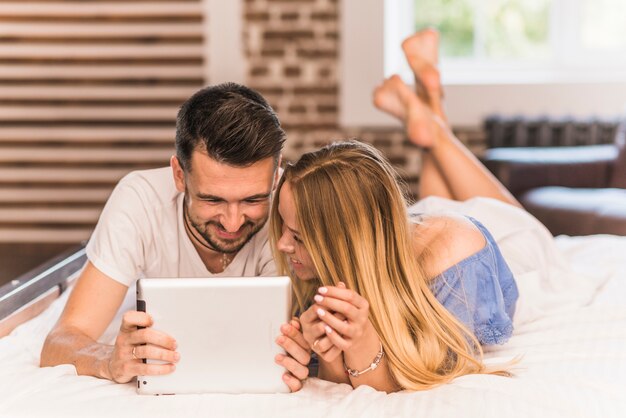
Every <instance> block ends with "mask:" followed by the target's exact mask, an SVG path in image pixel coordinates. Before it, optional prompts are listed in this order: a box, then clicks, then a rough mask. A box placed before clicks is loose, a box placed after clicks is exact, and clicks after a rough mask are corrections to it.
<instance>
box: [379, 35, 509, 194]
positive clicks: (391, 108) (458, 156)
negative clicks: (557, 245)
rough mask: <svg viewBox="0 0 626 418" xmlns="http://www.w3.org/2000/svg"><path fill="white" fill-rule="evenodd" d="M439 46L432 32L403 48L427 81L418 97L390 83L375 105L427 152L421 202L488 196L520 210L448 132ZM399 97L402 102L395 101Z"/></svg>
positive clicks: (397, 83)
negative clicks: (401, 124)
mask: <svg viewBox="0 0 626 418" xmlns="http://www.w3.org/2000/svg"><path fill="white" fill-rule="evenodd" d="M435 46H437V36H436V34H435V35H433V32H432V31H424V32H419V33H418V34H416V35H414V36H412V37H411V38H409V39H407V40H406V41H405V42H404V43H403V48H404V49H405V53H406V55H407V60H408V61H409V64H410V65H411V68H412V69H413V71H414V72H415V74H416V78H417V79H418V80H421V81H420V83H419V84H418V86H419V87H418V94H416V93H415V92H413V91H411V89H410V88H409V87H408V86H407V85H406V84H405V83H404V82H403V81H402V80H401V79H400V78H399V77H398V76H393V77H391V78H389V79H387V80H385V82H384V83H383V84H382V85H381V86H380V87H378V88H377V89H376V91H375V93H374V104H375V105H376V106H378V107H379V108H380V109H381V110H383V111H386V112H388V113H390V114H392V115H394V116H396V117H398V118H400V119H402V120H403V122H404V124H405V127H406V130H407V135H408V137H409V139H410V140H411V142H413V143H414V144H415V145H418V146H420V147H422V148H424V149H425V155H424V171H423V172H422V180H421V183H422V185H421V186H420V192H421V193H423V194H421V197H426V196H429V195H438V196H445V197H451V198H453V199H455V200H466V199H470V198H472V197H476V196H484V197H491V198H495V199H498V200H501V201H504V202H506V203H510V204H513V205H516V206H520V204H519V202H517V200H515V198H514V197H513V196H512V195H511V194H510V193H509V191H508V190H506V188H505V187H504V186H503V185H502V184H501V183H500V182H499V181H498V180H497V179H496V178H495V177H494V176H493V175H492V174H491V173H490V172H489V171H488V170H487V169H486V168H485V167H484V166H483V165H482V164H481V163H480V161H478V159H477V158H476V157H475V156H474V155H473V154H472V153H471V152H469V150H467V148H465V146H464V145H463V144H462V143H461V142H460V141H459V140H458V139H457V138H456V137H454V134H453V133H452V132H451V130H450V129H449V128H448V126H447V122H446V118H445V113H444V112H443V105H442V100H441V98H442V90H441V83H440V81H439V80H440V78H439V72H438V70H437V68H436V66H435V65H433V64H435V62H433V61H434V60H436V52H433V51H434V50H436V48H435ZM394 94H395V96H396V98H397V99H392V97H393V96H394ZM418 96H419V97H418ZM398 101H399V102H400V103H401V104H400V105H398ZM401 108H402V109H403V110H400V109H401ZM444 186H445V188H444Z"/></svg>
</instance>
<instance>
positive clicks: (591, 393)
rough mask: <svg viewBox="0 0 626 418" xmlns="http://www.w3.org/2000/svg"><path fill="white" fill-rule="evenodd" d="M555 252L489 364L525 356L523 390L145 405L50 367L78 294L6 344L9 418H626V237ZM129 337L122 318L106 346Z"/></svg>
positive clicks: (510, 385) (494, 384)
mask: <svg viewBox="0 0 626 418" xmlns="http://www.w3.org/2000/svg"><path fill="white" fill-rule="evenodd" d="M485 223H488V222H485ZM488 226H490V225H488ZM491 227H493V228H494V229H496V230H497V229H498V228H497V226H495V227H494V226H493V225H491ZM494 235H496V234H494ZM504 238H505V237H504ZM500 239H503V236H500ZM555 241H556V244H557V246H558V248H559V250H560V251H561V252H562V253H563V254H564V258H563V259H562V260H561V262H562V263H565V264H566V265H567V267H568V270H563V269H561V270H558V271H557V272H552V273H551V274H552V276H551V279H550V280H551V281H552V282H551V283H548V284H546V283H545V280H544V281H543V282H541V279H539V278H537V277H533V275H532V274H531V273H530V272H528V274H526V275H525V274H521V277H517V276H516V277H517V278H518V282H520V281H522V280H525V283H520V293H521V297H520V304H521V305H520V307H519V309H520V312H519V313H520V315H521V317H520V318H518V319H516V328H515V332H514V335H513V337H512V338H511V340H510V341H509V342H508V343H507V344H506V345H504V346H498V347H494V348H489V349H487V352H486V358H487V359H488V361H499V360H508V359H511V358H512V357H514V356H518V355H522V360H521V361H520V363H519V365H518V367H517V369H516V376H515V377H513V378H505V377H494V376H477V375H471V376H464V377H462V378H459V379H457V380H455V381H454V382H452V383H451V384H448V385H445V386H442V387H439V388H436V389H433V390H429V391H424V392H412V393H411V392H400V393H394V394H389V395H387V394H385V393H383V392H377V391H375V390H373V389H371V388H368V387H360V388H358V389H357V390H352V388H350V387H349V386H348V385H339V384H333V383H329V382H325V381H321V380H318V379H309V380H308V381H307V382H306V383H305V385H304V388H303V390H301V391H300V392H298V393H295V394H281V395H214V394H206V395H184V396H161V397H151V396H140V395H137V394H136V393H135V386H134V385H135V383H133V382H131V383H128V384H115V383H112V382H109V381H106V380H101V379H96V378H92V377H86V376H77V375H76V373H75V369H74V367H73V366H70V365H64V366H58V367H53V368H43V369H41V368H39V367H38V362H39V352H40V349H41V346H42V344H43V340H44V338H45V336H46V334H47V333H48V331H49V330H50V328H51V327H52V326H53V325H54V323H55V321H56V319H57V318H58V316H59V315H60V313H61V310H62V308H63V305H64V303H65V301H66V299H67V294H66V295H64V297H62V298H60V299H58V300H57V301H55V302H54V303H53V305H52V306H51V307H50V308H49V309H48V310H47V311H45V312H44V313H43V314H42V315H40V316H38V317H37V318H35V319H33V320H31V321H29V322H28V323H26V324H23V325H22V326H20V327H18V328H17V329H15V331H14V332H13V333H12V334H11V335H9V336H7V337H5V338H3V339H1V340H0V416H2V417H4V416H10V417H23V416H85V417H87V416H88V417H93V416H107V417H113V416H115V417H133V418H136V417H170V416H176V417H178V416H181V417H182V416H184V417H196V416H198V417H200V416H211V417H219V416H236V417H247V416H250V417H296V416H297V417H315V418H320V417H323V418H331V417H352V416H354V417H357V416H358V417H381V416H387V417H401V416H415V417H461V416H463V417H497V418H502V417H525V418H526V417H534V416H537V417H539V416H541V417H612V416H615V417H624V416H626V379H625V377H626V303H624V295H626V237H623V238H618V237H613V236H592V237H577V238H570V237H559V238H557V239H556V240H555ZM505 247H506V245H505ZM540 251H541V252H543V253H548V254H550V251H552V250H550V249H549V248H547V247H546V248H540ZM552 256H553V255H551V257H552ZM554 257H556V256H554ZM559 257H560V256H559ZM507 260H508V259H507ZM546 286H547V287H546ZM548 287H549V289H547V288H548ZM546 289H547V290H546ZM129 294H130V295H132V293H129ZM522 298H523V299H524V300H522ZM128 303H129V304H128V305H126V306H127V307H129V306H132V300H128ZM118 326H119V315H118V318H117V319H116V322H115V323H113V324H112V326H111V327H110V328H109V330H108V331H107V333H105V336H104V337H103V338H104V340H105V341H111V339H112V338H113V336H114V335H115V334H114V331H115V329H116V328H117V327H118Z"/></svg>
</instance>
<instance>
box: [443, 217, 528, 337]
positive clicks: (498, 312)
mask: <svg viewBox="0 0 626 418" xmlns="http://www.w3.org/2000/svg"><path fill="white" fill-rule="evenodd" d="M477 226H478V225H477ZM481 226H482V225H481ZM480 229H481V230H482V232H483V235H485V238H486V239H487V243H486V246H485V248H483V249H482V250H481V251H479V252H478V253H476V254H474V255H472V256H470V257H468V258H467V259H465V260H463V261H462V262H460V263H458V264H456V265H454V266H452V267H451V268H449V269H447V270H446V271H444V272H443V273H442V274H440V275H439V276H437V277H435V278H434V279H433V281H432V282H431V289H432V290H433V293H434V294H435V296H436V297H437V300H439V302H440V303H441V304H442V305H443V306H444V307H445V308H446V309H447V310H448V311H449V312H451V313H452V314H453V315H454V316H455V317H456V318H457V319H458V320H459V321H461V322H462V323H463V324H464V325H465V326H466V327H467V328H469V330H470V331H472V332H473V333H474V335H475V336H476V338H477V339H478V341H479V342H480V344H481V345H493V344H504V343H505V342H507V341H508V339H509V338H510V337H511V334H512V333H513V322H512V319H513V315H514V313H515V303H516V301H517V298H518V296H519V294H518V290H517V286H516V284H515V279H514V277H513V274H512V273H511V270H510V269H509V267H508V266H507V264H506V261H505V260H504V258H503V257H502V254H501V253H500V250H499V249H498V247H497V244H496V243H495V241H494V240H493V237H491V235H490V234H489V233H488V231H486V230H485V229H484V227H482V228H480Z"/></svg>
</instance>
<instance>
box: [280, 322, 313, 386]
mask: <svg viewBox="0 0 626 418" xmlns="http://www.w3.org/2000/svg"><path fill="white" fill-rule="evenodd" d="M280 332H281V333H282V335H280V336H279V337H278V338H277V339H276V343H277V344H278V345H280V346H281V347H282V348H284V349H285V351H286V352H287V355H285V354H277V355H276V357H275V358H274V361H275V362H276V363H277V364H279V365H281V366H283V367H284V368H285V370H287V372H286V373H284V374H283V380H284V381H285V383H286V384H287V386H289V389H290V390H291V391H292V392H297V391H299V390H300V389H302V382H303V381H304V380H305V379H306V378H307V377H308V376H309V368H308V364H309V361H310V360H311V349H310V348H309V344H308V343H307V342H306V340H305V339H304V336H303V335H302V331H301V326H300V322H299V321H298V318H292V320H291V321H289V323H288V324H283V325H281V327H280Z"/></svg>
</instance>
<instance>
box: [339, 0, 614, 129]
mask: <svg viewBox="0 0 626 418" xmlns="http://www.w3.org/2000/svg"><path fill="white" fill-rule="evenodd" d="M568 1H569V0H556V2H558V3H559V4H561V7H563V4H571V3H567V2H568ZM411 3H412V2H411V0H383V1H379V0H378V1H377V0H344V1H343V2H342V4H341V20H342V21H341V30H342V36H341V48H340V50H341V53H340V60H341V62H340V74H341V89H340V117H339V119H340V124H341V125H342V126H344V127H367V126H371V127H391V126H399V123H398V122H397V121H395V120H393V119H392V118H390V117H388V116H387V115H384V114H383V113H382V112H380V111H378V110H376V109H375V108H374V106H373V104H372V100H371V92H372V90H373V89H374V87H375V86H376V85H377V84H378V83H380V82H381V81H382V80H383V79H384V77H385V75H389V74H390V73H399V74H400V75H401V76H402V77H403V78H404V80H405V81H407V82H412V75H411V73H410V71H409V69H408V66H406V65H405V64H396V65H395V68H394V66H392V65H390V64H389V62H392V61H390V59H392V58H390V57H394V56H395V57H396V61H395V62H397V58H402V56H401V54H402V51H401V49H400V42H401V39H403V37H404V34H405V33H406V30H407V29H406V28H407V27H409V28H410V23H407V21H408V20H407V19H408V18H411V19H412V14H409V13H406V12H403V11H404V10H407V8H410V4H411ZM551 16H552V17H551V19H554V16H555V13H551ZM398 22H399V23H398ZM394 24H395V25H396V26H394V28H395V29H397V30H396V31H395V32H390V31H385V27H389V25H394ZM407 25H409V26H407ZM562 26H563V24H562V23H554V25H552V22H551V30H553V31H556V32H557V33H556V34H553V35H552V36H557V35H559V34H560V37H567V36H570V35H568V34H569V33H571V30H572V28H571V27H573V25H572V24H570V25H569V26H570V28H569V29H567V28H562ZM402 30H404V31H405V32H404V33H403V32H402ZM409 30H410V29H409ZM385 45H393V47H391V48H386V47H385ZM569 52H570V51H563V53H562V54H560V57H559V58H558V59H557V60H556V62H557V64H558V65H556V66H553V68H552V69H546V68H545V67H544V68H541V66H538V65H536V64H529V63H515V65H511V63H508V64H507V63H503V64H501V65H500V66H499V68H497V69H499V70H500V71H499V72H498V71H494V70H493V68H494V67H492V70H487V69H486V68H485V67H484V66H481V65H479V64H475V65H474V66H471V65H469V63H468V62H465V63H459V65H458V66H457V68H456V69H454V68H452V67H451V64H452V63H451V62H442V79H443V83H444V88H445V91H446V99H447V100H446V102H447V108H448V115H449V119H450V121H451V123H452V124H453V125H455V126H471V127H475V126H479V125H480V124H481V123H482V119H483V118H484V117H485V116H487V115H488V114H490V113H494V112H499V113H503V114H529V115H536V114H554V115H563V114H569V115H573V116H577V115H581V116H583V115H584V116H589V115H604V116H615V115H617V114H620V113H622V112H623V111H624V110H625V103H626V71H625V70H624V69H626V60H624V61H625V62H624V64H625V66H624V67H623V69H622V67H619V66H618V67H616V68H612V69H606V68H604V69H602V70H600V69H599V68H598V66H593V65H590V64H586V65H584V64H579V65H571V64H570V71H569V72H563V71H561V70H559V68H560V67H562V66H563V65H565V64H564V61H566V58H563V56H568V55H569V54H568V53H569ZM579 54H580V53H579ZM588 58H589V57H586V61H587V62H592V61H593V59H588ZM594 58H595V57H594ZM401 62H403V60H402V59H401ZM496 67H497V66H496ZM476 98H480V100H476ZM503 98H506V100H503Z"/></svg>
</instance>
